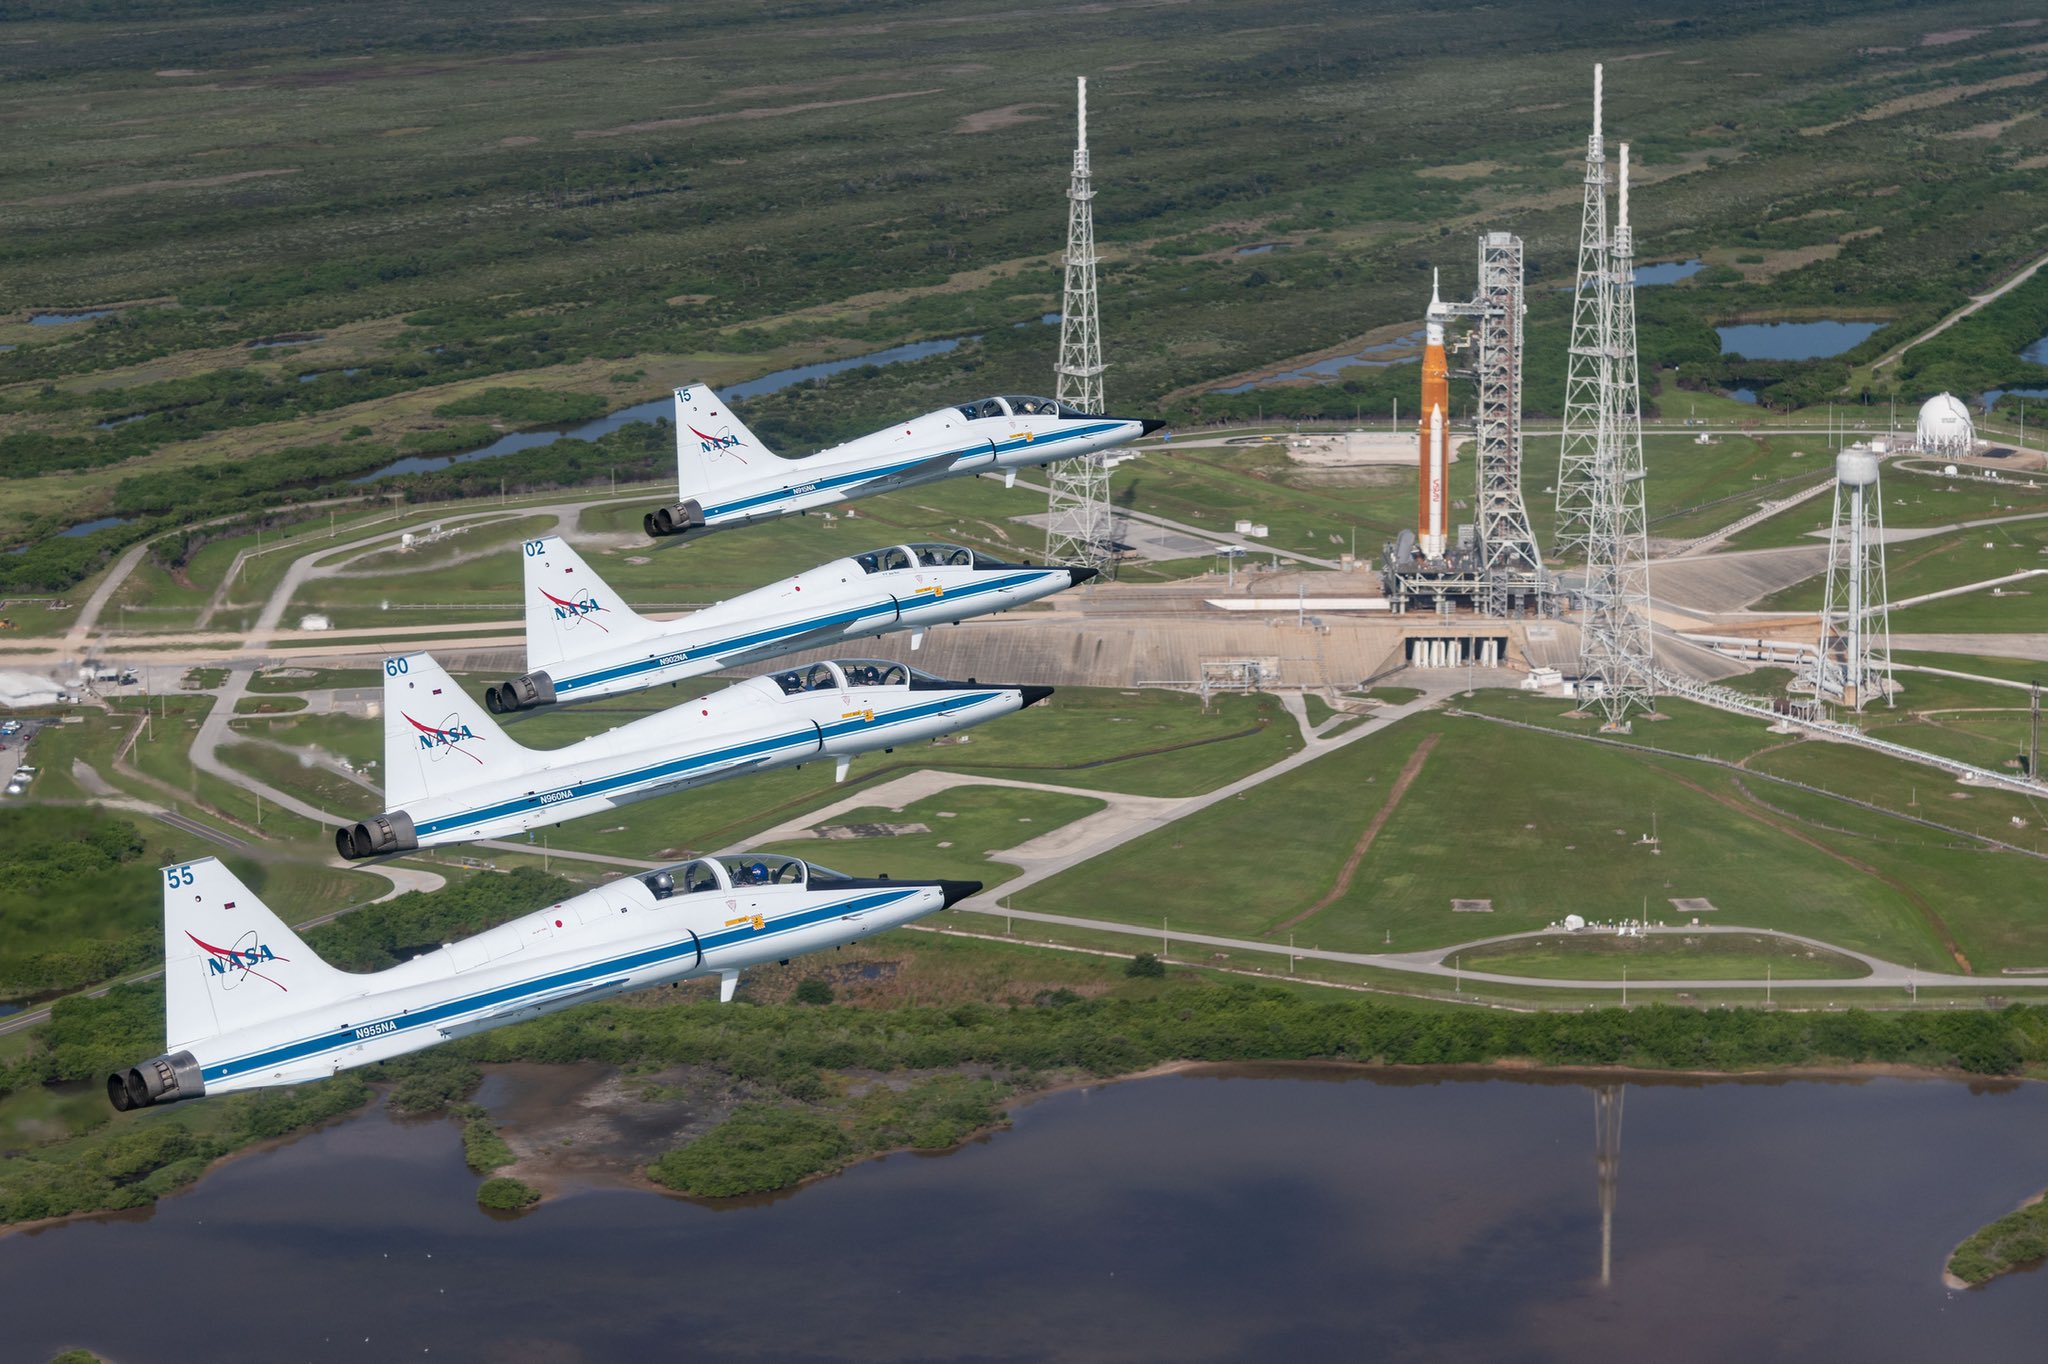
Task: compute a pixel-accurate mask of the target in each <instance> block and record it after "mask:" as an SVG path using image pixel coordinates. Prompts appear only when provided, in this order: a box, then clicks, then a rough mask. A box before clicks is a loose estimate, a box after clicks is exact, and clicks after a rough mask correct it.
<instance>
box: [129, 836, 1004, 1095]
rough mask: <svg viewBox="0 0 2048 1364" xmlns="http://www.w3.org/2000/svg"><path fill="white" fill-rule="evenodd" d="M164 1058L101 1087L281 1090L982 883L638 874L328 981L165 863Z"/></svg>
mask: <svg viewBox="0 0 2048 1364" xmlns="http://www.w3.org/2000/svg"><path fill="white" fill-rule="evenodd" d="M163 878H164V996H165V998H164V1003H165V1010H164V1012H165V1020H164V1021H165V1028H164V1034H165V1039H166V1043H167V1046H166V1048H165V1054H164V1055H162V1056H157V1057H153V1058H151V1059H150V1060H147V1061H144V1062H141V1063H140V1064H139V1065H135V1066H131V1067H129V1068H128V1069H127V1070H125V1071H116V1072H114V1073H113V1074H111V1075H109V1076H108V1077H107V1097H108V1098H109V1099H110V1100H112V1101H113V1105H114V1107H115V1108H118V1109H122V1110H127V1109H131V1108H144V1107H148V1106H149V1105H151V1104H165V1103H174V1102H176V1101H178V1100H180V1099H197V1098H200V1097H202V1096H204V1095H208V1094H229V1093H233V1092H234V1091H235V1090H238V1089H258V1088H261V1087H263V1086H266V1085H293V1084H300V1083H303V1082H304V1081H307V1080H318V1079H323V1078H325V1077H327V1076H329V1075H333V1074H335V1073H336V1072H337V1071H343V1070H348V1069H350V1068H352V1067H355V1066H366V1065H369V1064H371V1063H372V1062H376V1061H382V1060H386V1059H388V1058H390V1057H393V1056H403V1055H405V1054H406V1053H408V1052H415V1051H420V1050H423V1049H425V1048H427V1047H432V1046H437V1045H439V1044H440V1043H442V1042H446V1041H448V1040H450V1039H451V1038H456V1037H463V1036H466V1035H468V1034H470V1033H476V1032H483V1031H485V1030H486V1029H489V1028H497V1027H502V1026H504V1025H505V1024H507V1023H517V1022H521V1021H523V1020H525V1019H529V1018H535V1017H538V1016H539V1015H541V1014H545V1013H552V1012H554V1011H555V1010H557V1009H566V1008H568V1007H570V1006H571V1005H575V1004H586V1003H589V1002H590V1001H592V1000H598V999H605V998H608V997H610V996H612V995H618V994H624V993H625V992H627V991H629V990H644V989H646V988H648V987H649V986H652V985H664V984H667V983H669V982H671V981H678V980H686V979H689V978H690V977H693V976H714V975H715V976H717V977H718V978H719V998H720V999H722V1000H730V999H731V998H732V997H733V991H734V990H735V988H737V986H738V984H739V974H740V972H741V971H742V970H744V969H745V968H747V967H749V966H758V965H760V964H761V963H762V962H767V961H787V960H788V959H789V958H791V957H795V956H799V955H802V954H803V953H806V952H819V951H823V950H824V949H825V948H827V947H841V946H844V945H846V944H848V943H852V942H857V941H859V940H860V939H862V938H865V937H869V936H870V935H872V934H875V933H880V932H882V931H884V930H886V929H890V928H895V927H896V926H898V925H899V924H906V923H909V922H911V921H912V920H913V919H920V918H923V917H924V916H925V915H927V914H931V913H933V912H935V911H937V910H940V909H944V908H945V907H946V906H948V905H951V904H954V903H956V902H957V901H959V900H961V899H963V898H965V897H966V896H969V895H972V894H974V893H975V892H976V891H979V890H980V889H981V883H980V882H979V881H891V880H888V879H887V878H881V879H875V880H862V879H856V878H854V877H849V876H844V875H841V874H840V873H838V872H835V871H828V870H827V869H825V868H823V867H818V866H813V865H811V864H810V863H807V862H800V861H797V860H795V859H793V858H788V857H781V856H778V855H775V854H772V853H759V854H757V853H748V854H743V855H740V856H737V857H732V856H728V857H717V858H700V859H698V860H697V861H694V862H686V863H682V864H679V865H677V866H674V867H664V868H662V869H661V870H659V871H649V872H642V873H639V874H637V875H634V876H629V877H626V878H625V879H623V880H619V881H613V882H611V883H610V884H609V885H605V886H600V887H599V888H598V889H596V890H593V891H587V892H585V893H584V894H582V895H578V896H576V897H574V898H573V899H569V900H564V901H563V902H562V903H560V904H558V905H550V906H549V907H548V908H546V909H543V910H540V911H538V912H536V913H533V914H529V915H527V916H526V917H525V918H522V919H514V920H513V921H512V922H510V923H506V924H500V925H498V927H496V928H493V929H488V930H486V931H485V932H482V933H479V934H477V935H476V936H475V937H473V938H464V939H463V940H462V941H461V942H457V943H451V944H449V945H448V946H446V947H443V948H441V949H439V950H438V951H433V952H426V953H422V954H421V955H419V956H417V957H414V958H413V959H412V960H411V961H408V962H402V963H400V964H399V965H397V966H393V967H390V968H389V969H387V970H383V971H377V972H374V973H371V974H368V975H352V974H350V973H348V972H346V971H339V970H336V969H335V968H334V967H332V966H329V965H328V964H327V963H326V962H324V961H322V960H320V958H319V957H317V956H315V955H314V954H313V951H312V949H311V948H309V947H307V946H306V944H305V943H304V942H303V941H301V940H300V938H299V936H298V935H297V934H296V933H293V932H292V931H291V929H289V928H287V927H285V925H284V923H283V922H282V921H281V920H279V919H278V917H277V916H276V915H275V914H273V913H271V911H270V910H269V909H268V908H267V907H266V906H265V905H264V904H263V902H262V901H261V900H259V899H257V898H256V897H255V896H254V895H253V894H251V893H250V891H249V888H248V887H247V886H245V885H243V884H242V883H241V882H240V881H239V880H237V879H236V877H235V874H234V873H233V872H231V871H229V870H228V869H227V868H226V867H225V866H223V865H221V863H220V861H219V860H218V859H216V858H211V857H209V858H207V859H206V860H204V861H201V862H190V863H184V864H181V865H179V866H175V867H166V868H164V869H163Z"/></svg>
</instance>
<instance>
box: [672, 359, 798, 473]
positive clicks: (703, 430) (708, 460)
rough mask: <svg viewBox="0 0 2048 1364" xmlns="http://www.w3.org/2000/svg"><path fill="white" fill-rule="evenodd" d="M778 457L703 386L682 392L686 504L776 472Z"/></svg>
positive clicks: (679, 409) (680, 441)
mask: <svg viewBox="0 0 2048 1364" xmlns="http://www.w3.org/2000/svg"><path fill="white" fill-rule="evenodd" d="M774 458H775V456H774V455H773V454H772V453H771V452H770V451H769V449H768V447H767V446H765V445H763V444H761V442H760V441H759V440H757V439H756V438H755V436H754V433H753V432H752V431H749V430H748V429H747V424H746V423H745V422H743V421H741V420H740V419H739V418H738V417H736V416H734V415H733V410H732V409H731V408H730V407H728V406H726V404H725V400H724V399H723V398H720V397H719V396H718V395H717V394H716V393H713V392H712V391H711V390H710V389H708V388H706V387H704V385H702V384H691V385H690V386H689V387H688V388H679V389H677V390H676V482H677V485H678V487H679V488H680V489H681V491H682V497H683V500H684V501H686V502H687V501H691V500H696V501H700V502H701V501H703V500H704V499H705V498H706V497H707V496H709V495H711V494H713V493H715V492H716V491H717V490H718V489H720V488H724V487H730V486H732V485H733V484H736V483H744V482H747V481H749V480H751V479H753V478H756V477H759V476H762V475H765V474H767V473H768V472H770V468H771V466H770V465H769V461H770V460H772V459H774Z"/></svg>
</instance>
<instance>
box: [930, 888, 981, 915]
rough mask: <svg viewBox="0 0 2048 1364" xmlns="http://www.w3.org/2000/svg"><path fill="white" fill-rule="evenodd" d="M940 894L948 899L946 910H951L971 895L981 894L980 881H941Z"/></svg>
mask: <svg viewBox="0 0 2048 1364" xmlns="http://www.w3.org/2000/svg"><path fill="white" fill-rule="evenodd" d="M939 893H940V894H941V895H943V896H945V897H946V908H947V909H951V908H952V907H953V906H954V905H957V904H959V903H960V902H961V901H962V900H964V899H966V898H967V897H968V896H970V895H979V894H981V882H979V881H941V882H939Z"/></svg>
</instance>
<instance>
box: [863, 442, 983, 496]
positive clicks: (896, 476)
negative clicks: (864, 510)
mask: <svg viewBox="0 0 2048 1364" xmlns="http://www.w3.org/2000/svg"><path fill="white" fill-rule="evenodd" d="M959 458H960V452H959V451H957V450H949V451H947V452H945V453H944V454H938V455H933V456H932V457H931V458H930V459H922V460H919V461H918V462H917V463H915V464H913V465H911V466H910V467H909V468H907V469H897V470H895V471H893V472H891V473H887V474H880V475H877V476H876V477H874V478H871V479H868V480H867V481H866V482H864V483H862V484H861V485H860V490H861V495H862V496H866V495H867V494H869V493H886V492H889V491H892V490H893V489H896V488H900V487H904V486H907V485H909V484H914V483H922V482H925V481H926V480H928V479H932V478H936V477H938V476H939V475H941V474H944V473H946V472H947V471H948V470H950V469H951V468H952V467H953V465H954V463H955V462H956V461H957V460H958V459H959Z"/></svg>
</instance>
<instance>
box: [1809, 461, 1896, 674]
mask: <svg viewBox="0 0 2048 1364" xmlns="http://www.w3.org/2000/svg"><path fill="white" fill-rule="evenodd" d="M1877 472H1878V461H1877V456H1876V454H1875V453H1873V452H1872V451H1871V450H1870V448H1869V447H1868V446H1864V445H1852V446H1850V447H1849V448H1848V449H1846V450H1844V451H1842V453H1841V454H1839V455H1837V456H1835V520H1834V528H1833V530H1831V531H1830V532H1829V534H1828V579H1827V590H1826V593H1825V594H1824V595H1823V596H1822V598H1821V612H1820V651H1819V653H1818V654H1816V655H1815V657H1814V671H1813V692H1814V696H1815V698H1816V699H1818V700H1822V701H1834V702H1836V703H1837V704H1839V705H1844V706H1847V707H1849V708H1850V709H1852V710H1858V711H1860V710H1862V709H1863V706H1864V703H1865V702H1867V701H1870V700H1873V699H1875V698H1877V697H1880V696H1881V697H1883V698H1884V701H1885V704H1886V705H1887V706H1889V705H1891V704H1892V699H1891V694H1892V691H1893V684H1892V675H1891V674H1892V628H1891V616H1890V614H1889V611H1890V608H1889V607H1888V606H1887V605H1886V602H1887V600H1888V596H1887V593H1886V590H1885V580H1884V499H1883V498H1882V497H1881V496H1880V495H1879V492H1878V481H1877Z"/></svg>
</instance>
